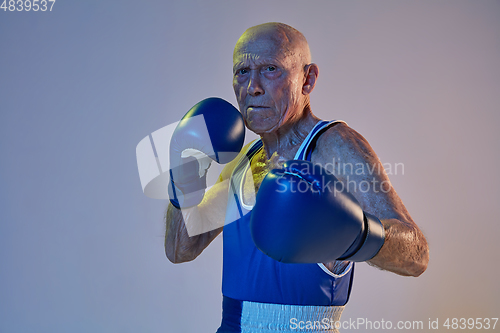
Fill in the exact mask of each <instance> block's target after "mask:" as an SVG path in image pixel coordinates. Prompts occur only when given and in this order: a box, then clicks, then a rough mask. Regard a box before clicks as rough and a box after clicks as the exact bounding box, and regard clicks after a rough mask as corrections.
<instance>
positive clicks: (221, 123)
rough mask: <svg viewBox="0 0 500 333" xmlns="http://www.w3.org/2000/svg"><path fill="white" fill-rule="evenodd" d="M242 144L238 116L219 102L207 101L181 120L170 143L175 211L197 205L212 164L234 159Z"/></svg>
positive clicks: (243, 127)
mask: <svg viewBox="0 0 500 333" xmlns="http://www.w3.org/2000/svg"><path fill="white" fill-rule="evenodd" d="M244 140H245V123H244V121H243V117H242V116H241V113H240V112H239V111H238V110H237V109H236V108H235V107H234V106H233V105H232V104H230V103H229V102H226V101H225V100H223V99H220V98H215V97H212V98H207V99H204V100H203V101H201V102H199V103H198V104H196V105H195V106H193V107H192V108H191V109H190V110H189V111H188V112H187V113H186V115H185V116H184V117H183V118H182V119H181V121H180V122H179V124H178V125H177V127H176V128H175V130H174V133H173V134H172V139H171V141H170V183H169V188H168V194H169V197H170V202H171V203H172V205H174V206H175V207H177V208H187V207H192V206H196V205H198V204H199V203H200V202H201V201H202V199H203V196H204V194H205V189H206V187H207V182H206V174H207V170H208V168H209V167H210V163H211V162H212V161H216V162H217V163H220V164H225V163H228V162H230V161H231V160H232V159H234V158H235V157H236V156H237V155H238V153H239V152H240V150H241V148H242V147H243V141H244Z"/></svg>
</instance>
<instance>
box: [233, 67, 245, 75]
mask: <svg viewBox="0 0 500 333" xmlns="http://www.w3.org/2000/svg"><path fill="white" fill-rule="evenodd" d="M246 73H248V71H247V70H246V69H244V68H242V69H239V70H237V71H236V74H238V75H243V74H246Z"/></svg>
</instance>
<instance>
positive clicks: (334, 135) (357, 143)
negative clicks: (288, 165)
mask: <svg viewBox="0 0 500 333" xmlns="http://www.w3.org/2000/svg"><path fill="white" fill-rule="evenodd" d="M314 155H316V156H314ZM314 155H313V157H316V159H318V162H320V163H321V162H322V161H323V160H325V159H326V160H325V162H326V161H331V158H332V157H337V158H344V161H345V159H349V160H354V161H356V160H366V159H371V158H373V157H375V153H374V152H373V149H372V147H371V146H370V144H369V143H368V141H367V140H366V139H365V138H364V137H363V136H362V135H361V134H360V133H358V132H357V131H355V130H354V129H352V128H351V127H349V126H348V125H347V124H346V123H344V122H339V123H336V124H335V125H334V126H331V127H329V128H328V129H327V130H326V131H325V132H324V133H323V134H321V136H320V137H319V138H318V141H317V142H316V148H315V150H314Z"/></svg>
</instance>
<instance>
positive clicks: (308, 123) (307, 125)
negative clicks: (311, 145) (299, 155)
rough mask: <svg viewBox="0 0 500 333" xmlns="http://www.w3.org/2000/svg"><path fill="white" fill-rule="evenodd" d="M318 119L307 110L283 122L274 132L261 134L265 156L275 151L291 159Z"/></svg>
mask: <svg viewBox="0 0 500 333" xmlns="http://www.w3.org/2000/svg"><path fill="white" fill-rule="evenodd" d="M319 121H320V119H319V118H317V117H316V116H315V115H313V114H312V112H310V111H309V112H305V113H304V115H303V116H302V117H301V118H300V119H297V120H296V121H294V122H290V123H288V124H284V125H282V126H280V127H279V128H278V129H277V130H276V131H274V132H271V133H265V134H262V135H261V140H262V142H263V143H264V150H265V152H266V155H267V158H268V159H269V158H271V156H272V155H273V154H274V153H277V154H278V155H279V156H280V157H282V158H284V159H287V160H291V159H293V157H294V156H295V154H296V152H297V150H298V149H299V147H300V145H301V144H302V142H303V141H304V139H305V138H306V137H307V135H308V134H309V132H310V131H311V130H312V129H313V127H314V126H315V125H316V124H317V123H318V122H319Z"/></svg>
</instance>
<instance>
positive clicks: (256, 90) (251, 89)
mask: <svg viewBox="0 0 500 333" xmlns="http://www.w3.org/2000/svg"><path fill="white" fill-rule="evenodd" d="M247 92H248V94H249V95H251V96H259V95H262V94H264V89H263V88H262V85H261V82H260V77H259V73H256V72H254V73H252V74H251V75H250V80H249V81H248V88H247Z"/></svg>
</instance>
